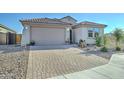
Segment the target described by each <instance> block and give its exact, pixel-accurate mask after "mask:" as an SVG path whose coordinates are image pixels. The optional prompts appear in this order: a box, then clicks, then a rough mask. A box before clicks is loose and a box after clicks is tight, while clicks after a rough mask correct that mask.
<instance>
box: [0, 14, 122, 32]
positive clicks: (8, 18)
mask: <svg viewBox="0 0 124 93" xmlns="http://www.w3.org/2000/svg"><path fill="white" fill-rule="evenodd" d="M64 16H72V17H73V18H75V19H76V20H78V22H81V21H91V22H97V23H102V24H106V25H108V27H106V28H105V33H108V32H111V31H112V30H113V29H114V28H116V27H119V28H124V13H0V24H3V25H6V26H8V27H9V28H11V29H13V30H15V31H17V33H21V32H22V29H23V27H22V25H21V23H20V22H19V20H20V19H29V18H44V17H48V18H62V17H64Z"/></svg>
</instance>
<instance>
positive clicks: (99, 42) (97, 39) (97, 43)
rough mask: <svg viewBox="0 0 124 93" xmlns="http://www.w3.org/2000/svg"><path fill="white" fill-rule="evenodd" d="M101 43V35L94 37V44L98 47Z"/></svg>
mask: <svg viewBox="0 0 124 93" xmlns="http://www.w3.org/2000/svg"><path fill="white" fill-rule="evenodd" d="M101 43H102V39H101V37H96V46H98V47H100V46H101Z"/></svg>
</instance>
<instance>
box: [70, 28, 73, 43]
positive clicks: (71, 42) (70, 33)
mask: <svg viewBox="0 0 124 93" xmlns="http://www.w3.org/2000/svg"><path fill="white" fill-rule="evenodd" d="M72 43H73V42H72V30H70V44H72Z"/></svg>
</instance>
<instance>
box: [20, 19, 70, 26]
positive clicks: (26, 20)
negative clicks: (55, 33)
mask: <svg viewBox="0 0 124 93" xmlns="http://www.w3.org/2000/svg"><path fill="white" fill-rule="evenodd" d="M20 21H21V22H32V23H43V24H63V25H71V24H70V23H66V22H62V21H61V20H60V19H57V18H54V19H50V18H34V19H25V20H20Z"/></svg>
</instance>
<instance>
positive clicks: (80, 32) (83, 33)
mask: <svg viewBox="0 0 124 93" xmlns="http://www.w3.org/2000/svg"><path fill="white" fill-rule="evenodd" d="M103 35H104V28H99V36H100V37H103ZM74 36H75V43H79V40H80V39H82V40H85V41H86V43H87V44H95V37H88V27H80V28H76V29H74ZM93 36H94V33H93Z"/></svg>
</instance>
